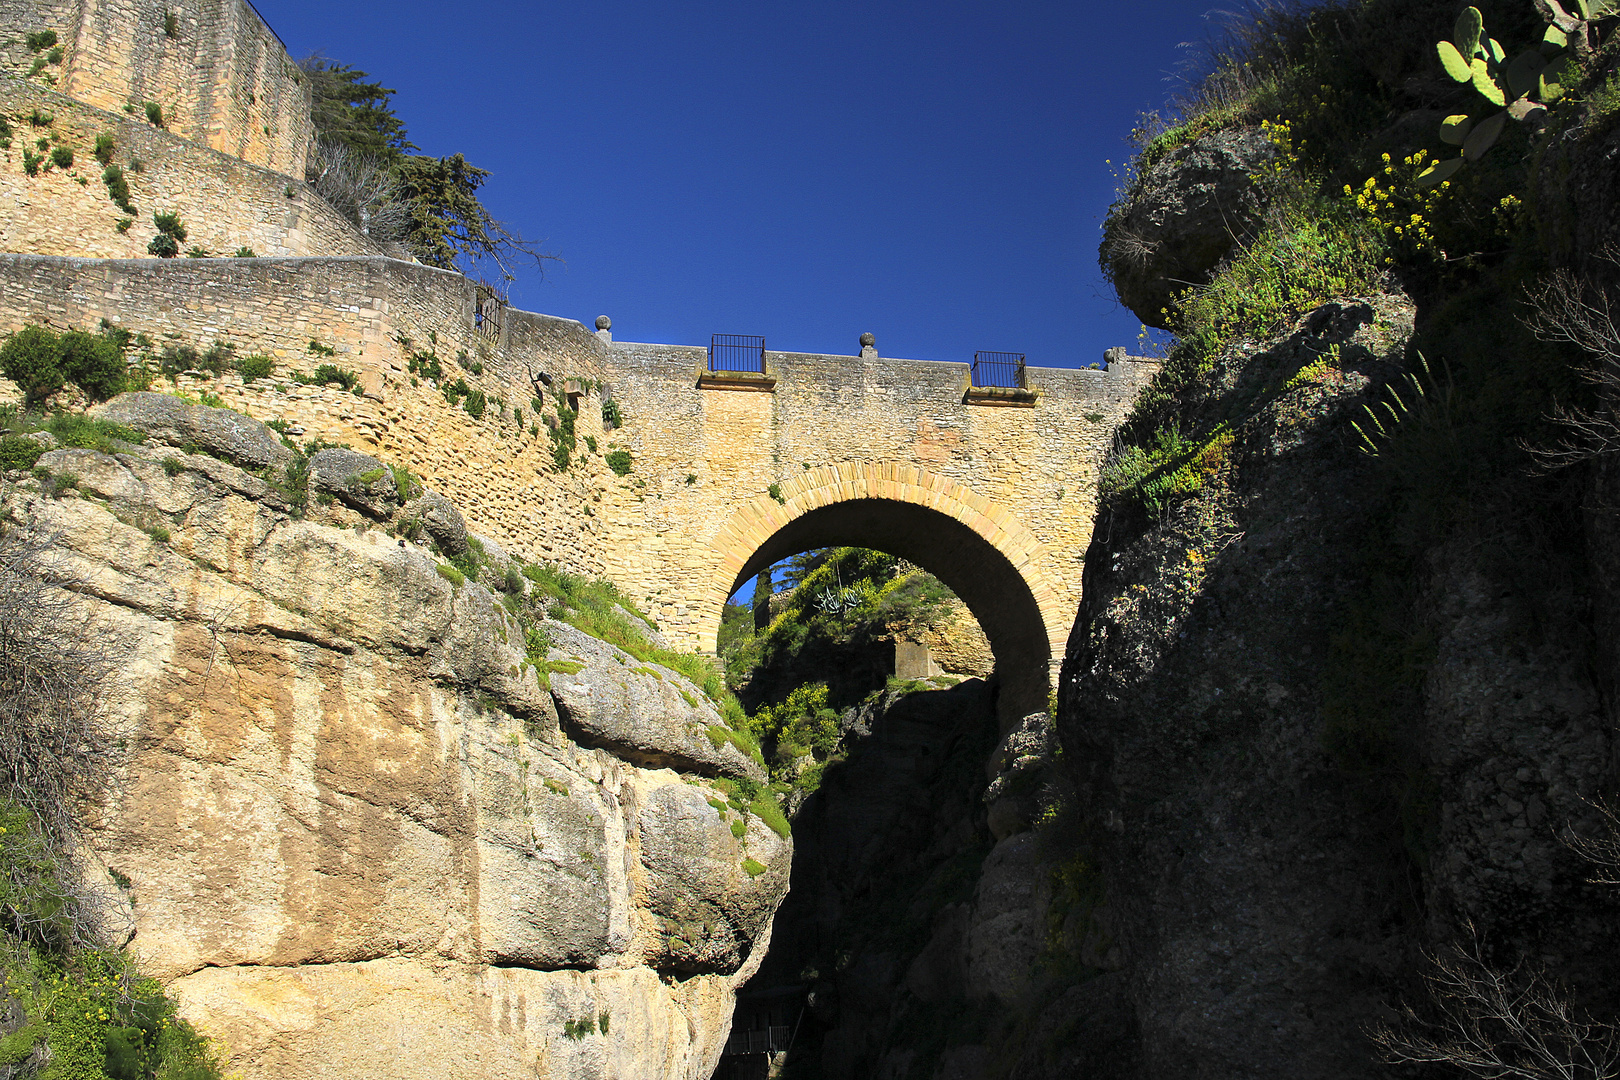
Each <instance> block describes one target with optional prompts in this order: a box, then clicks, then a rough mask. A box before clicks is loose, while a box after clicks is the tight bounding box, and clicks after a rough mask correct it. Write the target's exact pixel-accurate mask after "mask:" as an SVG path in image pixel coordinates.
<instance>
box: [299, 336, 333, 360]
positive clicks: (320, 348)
mask: <svg viewBox="0 0 1620 1080" xmlns="http://www.w3.org/2000/svg"><path fill="white" fill-rule="evenodd" d="M306 351H308V352H309V353H311V354H312V355H314V356H336V355H337V350H336V349H334V348H332V346H330V345H323V344H321V343H320V342H319V341H317V340H316V339H315V338H310V339H309V348H308V349H307V350H306Z"/></svg>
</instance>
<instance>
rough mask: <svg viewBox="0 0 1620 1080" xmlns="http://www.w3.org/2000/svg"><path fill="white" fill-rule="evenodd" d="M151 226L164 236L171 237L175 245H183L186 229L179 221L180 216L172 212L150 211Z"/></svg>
mask: <svg viewBox="0 0 1620 1080" xmlns="http://www.w3.org/2000/svg"><path fill="white" fill-rule="evenodd" d="M152 224H153V225H154V226H155V227H156V228H157V231H158V232H160V233H162V234H163V235H164V236H172V237H174V239H175V242H176V243H184V242H185V239H186V235H187V233H186V227H185V225H183V224H182V223H181V221H180V215H179V214H178V213H176V212H174V211H172V210H154V211H152Z"/></svg>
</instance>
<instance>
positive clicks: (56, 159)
mask: <svg viewBox="0 0 1620 1080" xmlns="http://www.w3.org/2000/svg"><path fill="white" fill-rule="evenodd" d="M51 161H52V162H53V163H54V164H55V165H56V167H57V168H58V169H71V168H73V151H72V150H71V149H69V148H68V147H66V146H58V147H56V148H55V149H53V150H52V151H51Z"/></svg>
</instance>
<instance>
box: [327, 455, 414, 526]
mask: <svg viewBox="0 0 1620 1080" xmlns="http://www.w3.org/2000/svg"><path fill="white" fill-rule="evenodd" d="M309 486H310V487H311V488H313V489H314V490H316V491H324V492H325V493H326V494H328V495H335V496H337V497H338V498H339V499H341V500H342V501H343V502H344V503H346V504H347V505H349V506H352V507H354V508H355V509H356V510H358V511H360V512H361V513H362V514H365V515H367V516H369V517H373V518H376V519H378V520H387V519H388V518H391V517H393V515H394V511H395V509H397V508H398V507H399V487H398V485H397V484H396V483H395V482H394V473H393V470H391V469H389V468H388V466H386V465H384V464H383V463H382V462H380V461H378V460H377V459H376V458H374V457H371V456H370V455H368V454H362V453H359V452H357V451H354V450H341V449H331V450H321V451H319V452H318V453H316V455H315V456H314V457H312V458H310V459H309Z"/></svg>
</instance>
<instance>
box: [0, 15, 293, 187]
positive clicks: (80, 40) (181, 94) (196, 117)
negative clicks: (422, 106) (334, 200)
mask: <svg viewBox="0 0 1620 1080" xmlns="http://www.w3.org/2000/svg"><path fill="white" fill-rule="evenodd" d="M43 30H52V31H54V32H55V33H56V35H57V41H58V44H59V45H60V46H61V47H62V50H63V56H62V58H61V61H60V62H59V63H54V64H53V63H46V64H45V65H44V66H43V67H41V68H40V69H39V70H38V71H35V70H34V67H35V65H34V61H35V59H37V58H39V57H42V56H45V55H46V54H45V53H37V54H36V53H32V52H30V51H29V50H28V49H27V48H26V47H25V46H24V45H23V43H22V42H23V38H24V37H25V35H27V34H31V33H37V32H39V31H43ZM0 33H3V34H4V36H5V37H4V40H5V41H6V43H7V44H6V45H5V46H4V47H3V49H0V62H3V70H4V71H5V73H6V74H9V75H16V76H21V77H24V78H30V77H31V78H32V79H33V80H34V81H36V82H43V83H47V84H49V85H52V86H54V87H55V88H56V89H57V90H60V91H62V92H63V93H66V94H68V95H69V96H71V97H74V98H77V99H79V100H80V101H84V102H86V103H88V104H91V105H95V106H99V107H100V108H103V109H106V110H108V111H110V112H122V111H123V110H124V108H125V106H132V107H133V108H134V109H135V110H136V111H137V113H139V114H141V115H143V116H144V112H143V110H144V106H145V103H146V102H148V101H152V102H156V103H157V104H158V105H160V106H161V107H162V109H163V117H164V122H165V125H166V126H167V127H168V129H169V130H170V131H172V132H174V133H175V134H176V135H179V136H182V137H184V138H187V139H191V140H193V141H195V142H197V143H200V144H201V145H203V146H208V147H212V148H213V149H215V150H218V151H220V152H222V153H225V154H230V155H232V156H235V157H239V158H241V159H242V160H244V161H249V162H252V163H253V164H255V165H260V166H263V167H264V168H267V169H272V170H274V171H276V172H280V173H284V174H286V175H288V176H293V177H299V178H302V176H303V175H304V162H305V159H306V157H307V156H308V153H309V147H310V144H311V142H312V141H313V139H314V127H313V126H312V125H311V123H310V118H309V94H310V90H309V82H308V80H307V79H305V78H304V75H303V73H302V72H300V71H299V70H298V67H297V65H295V64H294V63H293V62H292V60H291V58H290V57H288V55H287V50H286V49H285V47H283V45H282V44H281V41H280V39H278V38H277V37H276V35H275V33H274V31H272V30H271V29H270V27H269V26H267V25H266V24H265V22H264V20H263V19H261V18H259V16H258V13H257V12H255V11H254V10H253V8H252V6H251V5H250V4H248V3H245V2H244V0H78V2H75V3H62V2H51V0H5V3H4V5H3V9H0Z"/></svg>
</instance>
